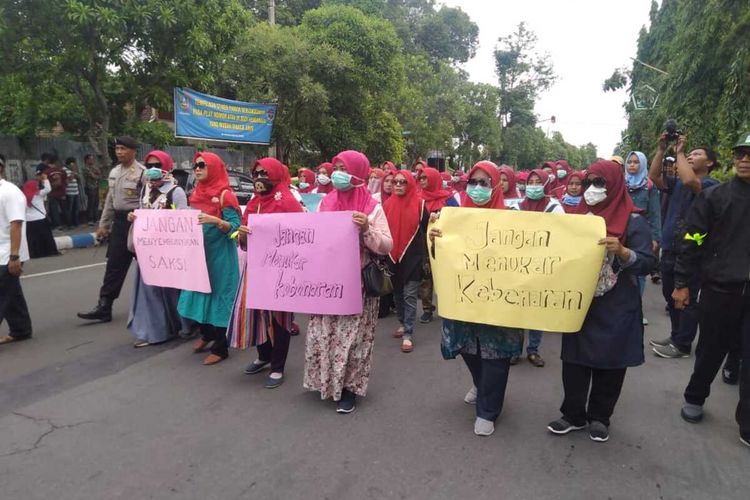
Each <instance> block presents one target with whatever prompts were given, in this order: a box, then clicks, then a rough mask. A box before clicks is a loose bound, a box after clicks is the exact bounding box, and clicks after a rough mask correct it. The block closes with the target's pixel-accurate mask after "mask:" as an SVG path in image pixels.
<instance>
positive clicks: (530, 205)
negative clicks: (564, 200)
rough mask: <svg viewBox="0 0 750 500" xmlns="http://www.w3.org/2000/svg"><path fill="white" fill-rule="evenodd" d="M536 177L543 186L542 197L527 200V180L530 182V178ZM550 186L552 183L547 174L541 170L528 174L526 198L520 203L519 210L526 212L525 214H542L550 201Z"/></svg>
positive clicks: (527, 183)
mask: <svg viewBox="0 0 750 500" xmlns="http://www.w3.org/2000/svg"><path fill="white" fill-rule="evenodd" d="M532 175H536V176H537V177H539V178H540V179H541V180H542V185H543V186H544V196H542V197H541V198H540V199H538V200H531V199H529V196H528V192H529V180H531V176H532ZM551 185H552V181H551V180H550V178H549V174H548V173H547V172H545V171H544V170H543V169H541V168H537V169H534V170H532V171H531V172H529V177H528V179H527V180H526V193H527V194H526V197H525V198H524V199H523V201H522V202H521V205H520V206H521V210H524V211H527V212H544V210H545V209H546V208H547V205H548V204H549V200H550V189H551V187H550V186H551Z"/></svg>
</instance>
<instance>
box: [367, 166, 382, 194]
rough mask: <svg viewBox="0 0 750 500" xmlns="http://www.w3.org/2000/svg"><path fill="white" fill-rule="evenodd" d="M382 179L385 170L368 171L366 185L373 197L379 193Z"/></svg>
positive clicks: (372, 169)
mask: <svg viewBox="0 0 750 500" xmlns="http://www.w3.org/2000/svg"><path fill="white" fill-rule="evenodd" d="M383 177H385V170H383V169H382V168H371V169H370V180H369V182H368V183H367V189H369V190H370V193H371V194H372V195H373V196H374V195H376V194H378V193H380V187H381V186H382V185H383Z"/></svg>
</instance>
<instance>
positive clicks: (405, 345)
mask: <svg viewBox="0 0 750 500" xmlns="http://www.w3.org/2000/svg"><path fill="white" fill-rule="evenodd" d="M413 350H414V343H413V342H412V341H411V339H404V340H403V341H402V342H401V352H407V353H408V352H412V351H413Z"/></svg>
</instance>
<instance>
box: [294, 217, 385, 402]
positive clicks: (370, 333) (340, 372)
mask: <svg viewBox="0 0 750 500" xmlns="http://www.w3.org/2000/svg"><path fill="white" fill-rule="evenodd" d="M368 220H369V223H370V227H369V229H368V232H367V234H365V235H364V236H363V238H362V243H361V258H360V260H361V263H362V267H364V266H365V265H366V264H367V263H368V262H369V259H370V254H377V255H387V254H388V252H390V251H391V247H392V246H393V240H392V239H391V232H390V230H389V229H388V221H387V219H386V218H385V212H383V208H382V207H381V206H380V205H378V206H377V207H375V209H374V210H373V211H372V213H371V214H370V215H369V216H368ZM379 301H380V299H379V298H376V297H364V303H363V311H362V314H360V315H357V316H311V317H310V321H309V323H308V325H307V338H306V341H305V375H304V381H303V385H304V387H305V389H308V390H311V391H318V392H320V397H321V399H327V398H333V399H334V400H335V401H338V400H340V399H341V391H343V390H344V389H348V390H350V391H351V392H353V393H354V394H356V395H358V396H364V395H365V394H366V393H367V384H368V382H369V381H370V369H371V367H372V347H373V343H374V340H375V326H376V325H377V322H378V304H379Z"/></svg>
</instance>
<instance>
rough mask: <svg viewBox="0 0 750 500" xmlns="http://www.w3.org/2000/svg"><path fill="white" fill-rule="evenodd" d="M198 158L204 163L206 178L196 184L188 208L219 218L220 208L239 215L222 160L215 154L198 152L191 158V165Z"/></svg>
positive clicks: (237, 205) (235, 198)
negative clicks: (232, 210) (235, 211)
mask: <svg viewBox="0 0 750 500" xmlns="http://www.w3.org/2000/svg"><path fill="white" fill-rule="evenodd" d="M199 157H200V158H203V159H204V160H205V161H206V166H207V167H208V168H207V172H206V174H207V176H206V180H205V181H201V182H198V184H197V185H196V186H195V189H194V190H193V193H192V194H191V195H190V208H194V209H196V210H200V211H201V212H203V213H206V214H208V215H213V216H214V217H221V209H222V208H233V209H235V210H237V213H240V203H239V202H238V201H237V197H236V196H235V195H234V191H232V188H231V187H230V186H229V175H227V169H226V167H225V166H224V160H222V159H221V157H220V156H219V155H217V154H214V153H208V152H205V151H203V152H201V151H199V152H197V153H195V156H193V163H195V160H196V159H197V158H199ZM222 195H223V200H222ZM222 201H223V204H222Z"/></svg>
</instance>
